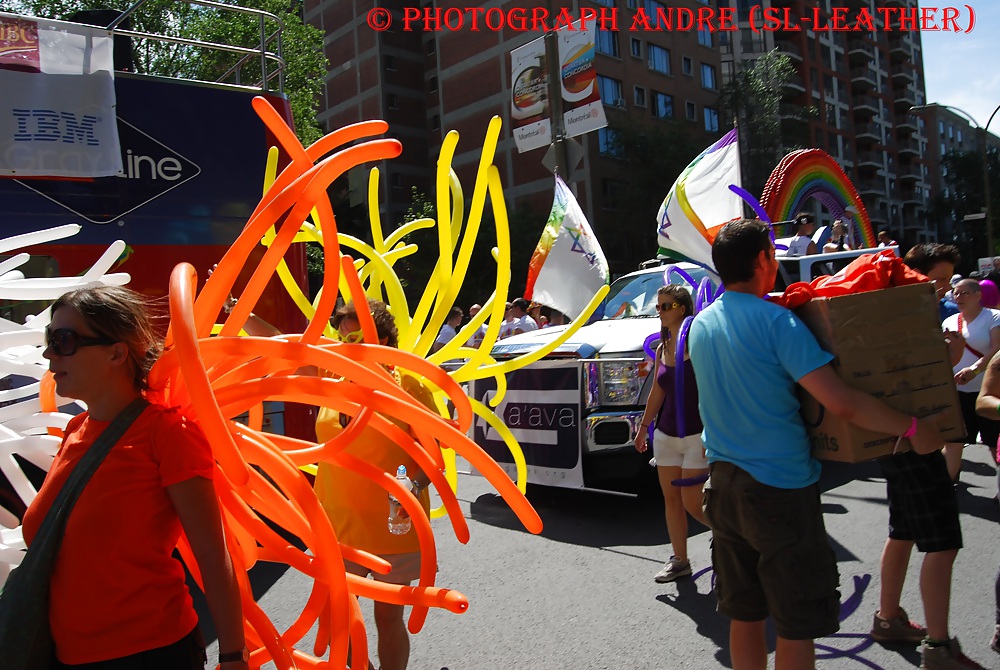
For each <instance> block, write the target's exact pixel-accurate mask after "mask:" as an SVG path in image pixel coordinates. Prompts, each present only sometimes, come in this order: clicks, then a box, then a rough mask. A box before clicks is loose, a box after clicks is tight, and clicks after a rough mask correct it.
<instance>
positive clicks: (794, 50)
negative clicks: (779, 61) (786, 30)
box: [774, 40, 802, 63]
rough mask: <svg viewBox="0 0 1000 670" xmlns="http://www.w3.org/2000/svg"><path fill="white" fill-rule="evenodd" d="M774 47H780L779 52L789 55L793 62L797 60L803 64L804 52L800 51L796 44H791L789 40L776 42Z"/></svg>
mask: <svg viewBox="0 0 1000 670" xmlns="http://www.w3.org/2000/svg"><path fill="white" fill-rule="evenodd" d="M774 46H776V47H778V50H779V51H780V52H781V53H783V54H787V55H788V57H789V58H790V59H791V60H797V61H799V62H800V63H801V62H802V50H801V49H799V47H798V45H797V44H795V43H794V42H789V41H787V40H776V41H775V42H774Z"/></svg>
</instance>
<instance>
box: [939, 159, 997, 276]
mask: <svg viewBox="0 0 1000 670" xmlns="http://www.w3.org/2000/svg"><path fill="white" fill-rule="evenodd" d="M986 156H987V170H988V174H989V179H990V201H991V203H990V204H991V207H990V210H991V213H992V215H993V230H994V243H995V242H996V239H997V238H998V236H997V231H998V230H1000V225H998V217H1000V153H998V151H997V149H996V147H989V149H988V151H987V154H986ZM982 160H983V158H982V154H980V153H979V151H978V150H976V151H950V152H948V154H946V155H945V156H944V157H943V158H942V160H941V167H942V173H943V174H944V179H943V180H942V181H943V187H944V188H945V189H947V192H948V195H947V196H945V194H944V192H943V191H942V192H941V193H937V194H935V196H934V198H933V200H932V202H931V204H930V207H929V208H928V212H927V215H928V217H929V219H930V221H932V222H933V223H934V224H935V225H936V226H937V234H938V240H940V241H941V242H950V243H952V244H954V245H955V246H957V247H958V250H959V251H960V252H961V253H962V268H963V270H965V271H966V272H969V271H972V270H975V269H976V259H978V258H980V257H987V256H996V255H997V251H996V250H995V249H994V250H989V249H987V236H986V222H985V221H983V220H973V221H968V222H966V221H963V220H962V219H963V218H964V217H965V216H966V215H968V214H977V213H979V212H982V211H983V210H984V208H985V203H986V198H985V197H984V184H983V162H982Z"/></svg>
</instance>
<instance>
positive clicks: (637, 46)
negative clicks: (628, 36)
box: [632, 37, 642, 58]
mask: <svg viewBox="0 0 1000 670" xmlns="http://www.w3.org/2000/svg"><path fill="white" fill-rule="evenodd" d="M632 56H633V57H635V58H642V40H640V39H639V38H638V37H633V38H632Z"/></svg>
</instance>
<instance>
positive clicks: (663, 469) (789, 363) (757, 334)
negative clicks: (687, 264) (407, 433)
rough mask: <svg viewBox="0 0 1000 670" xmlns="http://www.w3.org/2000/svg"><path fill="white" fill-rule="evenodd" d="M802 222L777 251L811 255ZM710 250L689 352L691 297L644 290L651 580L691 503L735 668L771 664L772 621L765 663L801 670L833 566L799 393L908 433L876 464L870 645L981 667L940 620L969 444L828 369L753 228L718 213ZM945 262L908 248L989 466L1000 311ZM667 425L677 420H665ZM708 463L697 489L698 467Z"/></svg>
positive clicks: (947, 258) (680, 533)
mask: <svg viewBox="0 0 1000 670" xmlns="http://www.w3.org/2000/svg"><path fill="white" fill-rule="evenodd" d="M813 225H814V223H813V221H812V220H811V219H810V218H809V217H802V218H801V219H799V220H797V231H796V232H797V236H796V238H793V240H792V245H790V251H791V250H792V248H794V249H795V250H796V251H801V252H802V253H810V252H811V251H812V247H811V246H810V245H811V244H814V243H813V242H812V239H811V235H812V232H813V230H812V227H813ZM845 232H846V231H845V230H844V229H842V228H840V227H839V222H838V225H835V227H834V232H833V234H834V236H835V237H834V238H833V239H832V240H831V242H832V243H833V245H834V246H838V247H839V246H840V245H841V244H844V240H843V235H844V234H845ZM796 240H797V241H796ZM828 246H829V245H828ZM712 260H713V262H714V264H715V267H716V270H717V271H718V274H719V277H720V278H721V280H722V283H723V285H724V286H725V289H726V290H725V292H724V293H723V294H722V295H721V297H720V299H718V300H716V301H714V302H712V303H711V304H710V305H708V306H707V307H706V308H705V309H703V310H702V311H701V312H700V313H699V314H698V315H697V316H696V317H695V318H694V319H693V321H692V323H691V327H690V335H689V338H688V347H689V350H688V351H686V352H680V353H678V352H676V349H675V346H674V343H675V341H676V333H677V328H678V326H679V325H680V323H681V322H682V321H683V319H684V318H685V317H686V316H688V315H690V314H691V312H692V309H691V297H690V294H689V293H688V292H687V290H686V289H685V288H682V287H679V286H665V287H663V288H662V289H660V294H659V298H658V304H657V311H658V313H659V315H660V320H661V326H662V329H663V330H662V333H661V343H660V346H659V348H658V349H657V351H656V359H655V362H654V375H655V383H654V384H653V385H652V386H651V391H650V394H649V397H648V401H647V404H646V408H645V411H644V413H643V415H642V419H641V421H640V424H639V430H638V432H637V434H636V436H635V447H636V449H638V450H639V451H640V452H644V451H646V449H647V443H648V440H649V435H648V427H649V426H650V424H653V425H655V426H656V429H655V431H654V432H653V438H652V439H653V445H654V461H655V463H656V466H657V471H658V473H659V474H660V483H661V488H662V489H663V494H664V502H665V507H666V522H667V531H668V534H669V538H670V542H671V544H672V546H673V555H672V556H671V557H670V559H669V560H668V562H667V564H666V565H665V566H664V568H663V569H661V570H660V571H659V572H658V573H657V574H656V575H655V576H654V579H655V580H656V581H657V582H667V581H673V580H675V579H679V578H681V577H684V576H687V575H690V574H691V565H690V559H689V557H688V555H687V515H688V514H690V515H691V516H692V517H693V518H695V519H696V520H698V521H700V522H701V523H703V524H705V525H706V526H708V527H709V528H710V530H711V534H712V543H711V547H712V567H713V569H714V571H715V578H716V581H715V592H716V596H717V599H718V608H719V611H720V612H721V613H723V614H724V615H726V616H727V617H729V618H730V619H731V626H730V654H731V656H732V660H733V668H734V669H735V670H744V669H751V668H752V669H762V668H765V667H767V647H766V644H765V628H764V623H765V620H766V619H767V618H768V617H770V618H771V619H772V620H773V621H774V625H775V629H776V631H777V636H778V639H777V653H776V659H775V667H776V668H779V669H780V668H796V669H800V668H812V667H815V651H814V643H813V640H814V639H815V638H818V637H823V636H826V635H830V634H832V633H833V632H835V631H837V630H838V629H839V621H838V614H839V591H838V586H839V577H838V572H837V563H836V559H835V557H834V553H833V551H832V549H831V548H830V544H829V540H828V537H827V534H826V530H825V527H824V524H823V514H822V510H821V507H820V495H819V489H818V486H817V482H818V479H819V475H820V463H819V462H818V461H817V460H815V459H814V458H813V456H812V454H811V448H810V444H809V440H808V437H807V434H806V429H805V426H804V423H803V421H802V419H801V418H800V415H799V409H800V405H799V396H798V388H799V387H801V388H803V389H805V390H806V391H807V392H809V393H810V394H811V395H812V396H813V397H815V398H816V399H817V400H818V401H819V402H820V403H821V404H822V405H823V406H824V407H826V409H827V411H829V412H831V413H833V414H835V415H837V416H840V417H842V418H843V419H845V420H847V421H849V422H850V423H852V424H855V425H857V426H859V427H862V428H867V429H870V430H875V431H879V432H883V433H885V432H888V433H890V434H893V435H898V436H900V438H908V439H909V440H910V443H911V445H912V450H910V451H903V452H900V453H893V454H892V455H890V456H885V457H883V458H880V459H879V464H880V467H881V469H882V472H883V475H884V477H885V479H886V491H887V497H888V503H889V532H888V538H887V540H886V544H885V546H884V548H883V552H882V560H881V570H880V593H879V606H878V609H877V610H876V611H875V613H874V617H873V624H872V629H871V633H870V635H871V637H872V639H874V640H877V641H880V642H892V643H909V644H919V645H920V653H921V659H922V664H921V668H926V669H928V670H936V669H947V668H978V667H981V666H979V665H978V664H977V663H975V662H974V661H972V660H970V659H969V658H968V657H966V656H965V655H964V653H963V652H962V650H961V647H960V646H959V644H958V641H957V639H955V638H953V637H952V636H951V633H950V630H949V626H948V620H949V601H950V592H951V578H952V567H953V564H954V561H955V558H956V556H957V554H958V551H959V549H961V547H962V531H961V524H960V520H959V510H958V503H957V496H956V493H955V486H954V484H955V482H956V481H957V478H958V476H959V469H960V466H961V455H962V448H963V447H964V446H965V444H964V443H962V444H949V445H945V444H943V440H942V439H941V438H940V436H939V434H938V432H937V430H936V429H935V428H934V427H933V425H932V424H930V423H928V421H927V420H924V419H919V418H917V417H913V416H908V415H906V414H903V413H901V412H898V411H896V410H894V409H892V408H890V407H889V406H888V405H886V404H885V403H883V402H882V401H881V400H879V399H877V398H875V397H873V396H870V395H868V394H866V393H863V392H861V391H858V390H855V389H853V388H851V387H850V386H848V385H847V384H846V383H845V382H844V381H843V380H842V379H841V378H840V377H839V376H838V374H837V373H836V372H835V370H834V368H833V367H832V365H831V361H832V359H833V356H832V355H831V354H830V353H828V352H826V351H824V350H823V349H822V348H821V347H820V345H819V344H818V342H817V341H816V338H815V336H814V335H813V334H812V333H811V332H810V331H809V329H808V328H807V327H806V326H805V325H804V324H803V323H802V321H801V320H799V319H798V318H797V317H796V316H795V314H794V313H793V312H791V311H789V310H787V309H785V308H783V307H780V306H778V305H776V304H774V303H772V302H769V301H767V300H763V299H762V298H764V297H766V296H767V294H768V293H769V292H770V291H771V290H773V287H774V282H775V277H776V275H777V272H778V260H777V257H776V250H775V246H774V243H773V242H772V240H771V237H770V229H769V226H768V225H767V224H764V223H762V222H760V221H756V220H741V221H737V222H732V223H729V224H727V225H726V226H725V227H723V228H722V230H721V231H720V232H719V234H718V236H717V237H716V238H715V241H714V243H713V246H712ZM959 260H960V259H959V255H958V250H957V249H956V248H955V247H953V246H950V245H940V244H919V245H916V246H915V247H913V248H912V249H910V250H909V252H908V253H907V254H906V257H905V259H904V261H905V263H906V264H907V265H908V266H909V267H910V268H912V269H914V270H917V271H918V272H920V273H922V274H923V275H925V276H927V277H928V278H929V279H930V280H931V281H933V282H934V284H935V287H936V289H937V292H938V297H939V298H940V308H941V314H940V316H941V319H942V321H943V324H942V328H943V333H942V339H943V340H944V341H945V342H947V344H948V348H949V353H950V356H951V359H952V360H951V363H952V364H953V365H954V379H955V384H956V386H957V388H958V391H959V397H960V398H961V406H962V411H963V416H964V417H965V421H966V425H967V426H968V435H967V436H966V439H965V443H969V444H973V443H976V442H978V441H980V440H981V441H982V442H984V443H985V444H986V445H987V446H988V447H990V449H991V452H992V454H993V457H994V460H995V458H996V443H997V439H998V437H1000V421H997V420H996V418H997V412H998V411H1000V410H998V409H997V408H998V407H1000V357H998V358H997V362H995V363H991V361H993V359H994V355H995V354H996V353H997V351H998V350H1000V321H998V319H1000V312H997V311H995V310H993V309H992V308H991V307H988V306H984V305H983V304H982V294H983V285H982V284H981V282H980V281H979V280H977V279H969V278H962V277H955V278H954V279H952V277H953V275H954V271H955V267H956V266H957V265H958V264H959ZM949 290H950V291H949ZM946 292H947V293H948V296H947V297H946V295H945V294H946ZM952 301H954V302H952ZM682 367H683V374H685V375H687V376H686V377H685V378H684V380H683V381H684V385H683V389H684V391H683V393H684V395H683V398H682V399H677V398H675V397H674V394H675V393H676V392H677V391H676V390H675V389H677V388H680V387H675V385H674V381H673V380H674V375H676V374H678V373H679V372H680V370H681V368H682ZM984 371H985V372H986V376H985V378H984V379H982V380H980V378H979V375H980V374H981V373H982V372H984ZM980 382H981V385H980ZM678 400H680V402H677V401H678ZM692 406H697V408H698V411H697V412H695V413H694V414H693V415H691V414H690V413H689V412H688V411H687V410H686V409H685V410H681V411H678V407H683V408H688V409H689V408H691V407H692ZM685 415H686V416H685ZM682 417H683V419H682ZM681 421H683V423H684V424H686V425H684V428H682V429H680V430H679V426H678V423H680V422H681ZM685 429H686V430H685ZM686 436H691V437H686ZM705 472H707V473H708V477H707V480H705V481H704V485H703V490H702V487H701V485H700V484H701V481H702V480H703V477H700V476H699V475H701V474H702V473H705ZM998 483H1000V478H998ZM698 500H700V503H701V504H698V502H697V501H698ZM914 545H916V547H917V550H918V551H920V552H921V553H923V554H924V560H923V565H922V567H921V571H920V594H921V598H922V600H923V605H924V612H925V616H926V619H927V625H926V627H925V626H922V625H920V624H918V623H915V622H914V621H912V620H911V619H910V618H909V616H908V615H907V613H906V612H905V611H904V610H903V608H902V607H901V606H900V598H901V595H902V592H903V588H904V583H905V577H906V570H907V566H908V564H909V559H910V554H911V553H912V550H913V547H914ZM996 590H997V607H998V609H997V628H996V633H995V634H994V637H993V639H992V641H991V642H990V645H991V647H992V648H993V650H995V651H997V652H998V653H1000V573H998V575H997V578H996Z"/></svg>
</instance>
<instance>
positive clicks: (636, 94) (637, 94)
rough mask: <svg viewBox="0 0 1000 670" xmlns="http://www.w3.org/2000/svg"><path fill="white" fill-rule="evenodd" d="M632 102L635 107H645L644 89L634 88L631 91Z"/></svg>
mask: <svg viewBox="0 0 1000 670" xmlns="http://www.w3.org/2000/svg"><path fill="white" fill-rule="evenodd" d="M632 101H633V103H634V104H635V106H636V107H645V106H646V89H644V88H643V87H642V86H636V87H635V88H634V90H633V98H632Z"/></svg>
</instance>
